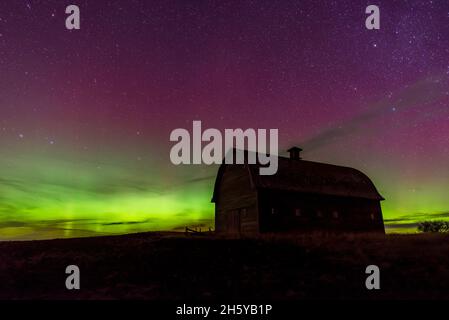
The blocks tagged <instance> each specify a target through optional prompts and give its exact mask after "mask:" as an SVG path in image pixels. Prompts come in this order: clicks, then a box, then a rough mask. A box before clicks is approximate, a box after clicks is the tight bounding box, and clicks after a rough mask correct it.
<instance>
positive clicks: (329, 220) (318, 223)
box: [259, 190, 384, 233]
mask: <svg viewBox="0 0 449 320" xmlns="http://www.w3.org/2000/svg"><path fill="white" fill-rule="evenodd" d="M259 199H260V200H259V208H260V230H261V232H282V231H286V232H289V231H314V230H317V231H326V230H341V231H349V232H367V231H375V232H382V233H383V232H384V224H383V218H382V211H381V208H380V203H379V201H375V200H368V199H361V198H349V197H335V196H325V195H318V194H298V193H288V192H279V191H268V190H261V191H260V192H259Z"/></svg>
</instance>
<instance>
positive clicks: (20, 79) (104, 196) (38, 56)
mask: <svg viewBox="0 0 449 320" xmlns="http://www.w3.org/2000/svg"><path fill="white" fill-rule="evenodd" d="M70 4H77V5H78V6H79V7H80V9H81V30H70V31H69V30H67V29H66V28H65V19H66V17H67V15H66V14H65V8H66V6H68V5H70ZM369 4H376V5H378V6H379V7H380V10H381V28H380V30H367V29H366V28H365V19H366V17H367V15H366V14H365V8H366V6H367V5H369ZM193 120H201V121H202V123H203V127H205V128H211V127H213V128H217V129H220V130H223V129H224V128H266V129H270V128H278V129H279V143H280V149H281V151H285V150H286V149H287V148H288V147H290V146H292V145H299V146H301V147H303V148H304V154H303V156H304V158H305V159H307V160H313V161H320V162H327V163H335V164H339V165H345V166H352V167H355V168H357V169H360V170H361V171H363V172H365V173H366V174H367V175H368V176H369V177H370V178H371V179H372V180H373V181H374V183H375V184H376V186H377V188H378V190H379V192H380V193H381V194H382V195H383V196H384V197H385V198H386V201H384V202H383V203H382V208H383V213H384V218H385V219H386V224H387V225H389V228H390V229H389V230H390V231H391V230H393V231H398V230H399V231H411V230H412V229H413V228H414V225H413V223H415V222H416V221H420V220H424V219H429V218H446V217H449V197H448V189H449V121H448V120H449V2H448V1H446V0H441V1H438V0H434V1H394V2H393V1H375V2H371V1H368V2H366V1H360V2H359V1H340V0H339V1H316V0H313V1H312V0H311V1H300V0H295V1H286V0H283V1H272V0H267V1H262V0H259V1H247V0H245V1H225V0H222V1H202V0H196V1H186V0H182V1H170V0H163V1H149V0H148V1H143V0H141V1H129V0H128V1H124V0H123V1H113V0H108V1H106V0H96V1H94V0H90V1H81V0H73V1H59V0H58V1H56V0H55V1H24V0H2V1H1V2H0V150H1V151H0V152H1V153H0V240H1V239H3V240H4V239H41V238H54V237H74V236H84V235H101V234H110V233H126V232H136V231H146V230H174V229H178V230H179V229H182V228H184V226H186V225H189V226H195V225H197V226H202V227H203V228H208V227H209V226H213V208H214V207H213V205H212V204H211V203H210V199H211V194H212V186H213V182H214V176H215V174H216V170H217V167H216V166H204V165H195V166H193V165H192V166H174V165H172V164H171V162H170V159H169V151H170V148H171V147H172V146H173V143H172V142H170V141H169V136H170V132H171V131H172V130H174V129H176V128H187V129H189V130H191V126H192V121H193Z"/></svg>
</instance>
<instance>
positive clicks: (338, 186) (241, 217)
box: [212, 147, 385, 234]
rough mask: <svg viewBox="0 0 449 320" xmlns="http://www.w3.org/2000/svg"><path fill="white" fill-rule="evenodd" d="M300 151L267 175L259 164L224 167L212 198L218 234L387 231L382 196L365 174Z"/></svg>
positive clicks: (295, 149) (292, 153) (281, 159)
mask: <svg viewBox="0 0 449 320" xmlns="http://www.w3.org/2000/svg"><path fill="white" fill-rule="evenodd" d="M300 151H302V150H301V149H300V148H298V147H293V148H291V149H289V150H288V152H289V153H290V157H279V158H278V171H277V173H276V174H275V175H271V176H270V175H259V167H260V165H259V164H222V165H221V166H220V168H219V170H218V174H217V177H216V180H215V186H214V191H213V197H212V202H213V203H215V229H216V231H217V233H222V234H258V233H267V232H275V233H301V232H311V231H312V232H313V231H320V232H379V233H385V230H384V223H383V217H382V210H381V205H380V202H381V201H382V200H384V198H383V197H382V196H381V195H380V194H379V192H378V191H377V189H376V187H375V186H374V184H373V182H372V181H371V180H370V179H369V178H368V177H367V176H366V175H365V174H363V173H362V172H360V171H358V170H356V169H353V168H349V167H342V166H336V165H332V164H325V163H319V162H313V161H306V160H303V159H302V158H301V157H300Z"/></svg>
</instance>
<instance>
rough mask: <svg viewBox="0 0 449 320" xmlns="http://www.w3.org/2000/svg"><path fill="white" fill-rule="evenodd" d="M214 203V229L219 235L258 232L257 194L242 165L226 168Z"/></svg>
mask: <svg viewBox="0 0 449 320" xmlns="http://www.w3.org/2000/svg"><path fill="white" fill-rule="evenodd" d="M217 194H218V196H217V199H216V203H215V229H216V231H217V232H219V233H242V234H247V233H255V232H258V231H259V227H258V214H257V205H258V203H257V192H256V191H255V190H253V189H252V187H251V182H250V176H249V172H248V169H247V168H246V167H245V166H244V165H232V166H226V168H225V170H224V173H223V176H222V178H221V183H220V185H219V187H218V193H217Z"/></svg>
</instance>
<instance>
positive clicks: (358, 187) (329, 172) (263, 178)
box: [212, 157, 384, 202]
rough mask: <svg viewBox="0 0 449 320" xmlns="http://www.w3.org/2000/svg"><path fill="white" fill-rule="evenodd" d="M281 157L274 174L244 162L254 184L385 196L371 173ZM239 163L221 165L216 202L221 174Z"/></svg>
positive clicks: (216, 182)
mask: <svg viewBox="0 0 449 320" xmlns="http://www.w3.org/2000/svg"><path fill="white" fill-rule="evenodd" d="M278 159H279V161H278V171H277V173H276V174H274V175H260V174H259V168H260V167H261V165H259V164H244V165H243V166H245V167H246V168H247V169H248V173H249V177H250V180H251V186H252V187H253V188H255V189H257V190H259V189H269V190H279V191H286V192H298V193H313V194H323V195H330V196H341V197H353V198H364V199H370V200H378V201H380V200H384V198H383V197H382V196H381V195H380V194H379V192H378V191H377V189H376V187H375V186H374V184H373V182H372V181H371V180H370V179H369V178H368V176H367V175H365V174H364V173H362V172H361V171H359V170H356V169H354V168H350V167H343V166H337V165H332V164H327V163H320V162H313V161H306V160H292V159H290V158H286V157H278ZM235 165H236V164H222V165H221V166H220V168H219V170H218V174H217V178H216V180H215V186H214V193H213V196H212V202H216V199H217V196H218V192H219V186H220V183H221V178H222V176H223V174H224V172H225V170H226V167H227V166H235ZM239 166H242V164H240V165H239Z"/></svg>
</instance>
